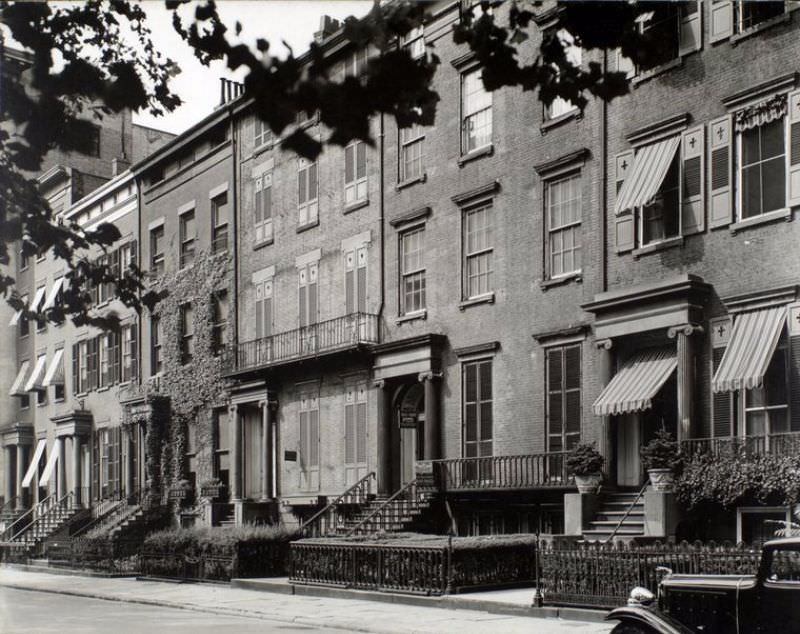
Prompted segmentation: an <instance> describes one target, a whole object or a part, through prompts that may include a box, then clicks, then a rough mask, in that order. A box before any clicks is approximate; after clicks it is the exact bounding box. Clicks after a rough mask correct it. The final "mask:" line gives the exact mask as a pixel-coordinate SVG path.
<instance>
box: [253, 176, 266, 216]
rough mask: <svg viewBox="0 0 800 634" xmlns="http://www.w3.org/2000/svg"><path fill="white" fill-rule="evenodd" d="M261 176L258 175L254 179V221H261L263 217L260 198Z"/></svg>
mask: <svg viewBox="0 0 800 634" xmlns="http://www.w3.org/2000/svg"><path fill="white" fill-rule="evenodd" d="M262 183H263V181H262V178H261V177H260V176H259V177H258V178H257V179H256V180H255V194H254V196H255V199H256V219H255V220H256V223H259V222H261V221H262V220H263V219H264V207H263V204H264V203H263V200H262V199H261V191H262Z"/></svg>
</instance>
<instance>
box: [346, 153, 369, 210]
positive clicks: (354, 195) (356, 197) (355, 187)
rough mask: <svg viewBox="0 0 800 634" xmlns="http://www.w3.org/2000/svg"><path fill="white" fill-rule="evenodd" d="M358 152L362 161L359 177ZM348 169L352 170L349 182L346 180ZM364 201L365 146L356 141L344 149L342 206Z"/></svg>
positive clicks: (365, 179) (365, 180) (365, 193)
mask: <svg viewBox="0 0 800 634" xmlns="http://www.w3.org/2000/svg"><path fill="white" fill-rule="evenodd" d="M359 151H361V152H362V153H363V154H362V156H363V159H364V162H363V165H362V166H361V167H362V173H361V175H360V176H359V171H358V169H359ZM348 154H349V158H348ZM351 163H352V165H351ZM348 168H351V169H352V172H351V178H350V180H347V170H348ZM364 200H367V144H366V143H364V142H363V141H358V140H356V141H352V142H350V143H349V144H348V145H347V146H346V147H345V148H344V204H345V207H347V206H349V205H354V204H357V203H360V202H362V201H364Z"/></svg>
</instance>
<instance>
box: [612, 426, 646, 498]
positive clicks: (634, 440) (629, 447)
mask: <svg viewBox="0 0 800 634" xmlns="http://www.w3.org/2000/svg"><path fill="white" fill-rule="evenodd" d="M640 444H641V422H640V421H639V415H638V414H625V415H623V416H619V417H618V418H617V484H618V485H619V486H622V487H625V486H629V487H636V486H639V485H640V484H641V473H642V466H641V462H640V461H639V446H640Z"/></svg>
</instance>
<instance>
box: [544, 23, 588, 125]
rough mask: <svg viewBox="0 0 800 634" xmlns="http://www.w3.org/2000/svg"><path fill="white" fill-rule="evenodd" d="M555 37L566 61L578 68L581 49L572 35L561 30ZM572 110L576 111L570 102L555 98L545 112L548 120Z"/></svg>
mask: <svg viewBox="0 0 800 634" xmlns="http://www.w3.org/2000/svg"><path fill="white" fill-rule="evenodd" d="M556 37H558V39H559V40H560V41H561V44H562V46H563V47H564V53H565V55H566V58H567V61H568V62H569V63H570V64H572V65H573V66H575V67H576V68H580V65H581V47H580V46H578V45H577V44H575V38H574V37H573V36H572V34H571V33H569V32H568V31H565V30H563V29H562V30H560V31H558V33H557V34H556ZM574 110H577V107H576V106H575V105H574V104H573V103H572V102H571V101H567V100H566V99H564V98H562V97H556V98H555V99H554V100H553V101H552V103H551V104H550V106H549V107H547V108H546V109H545V112H546V115H547V118H548V119H556V118H558V117H561V116H563V115H565V114H567V113H569V112H572V111H574Z"/></svg>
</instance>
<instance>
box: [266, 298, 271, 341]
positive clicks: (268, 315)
mask: <svg viewBox="0 0 800 634" xmlns="http://www.w3.org/2000/svg"><path fill="white" fill-rule="evenodd" d="M264 336H265V337H271V336H272V297H265V298H264Z"/></svg>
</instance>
